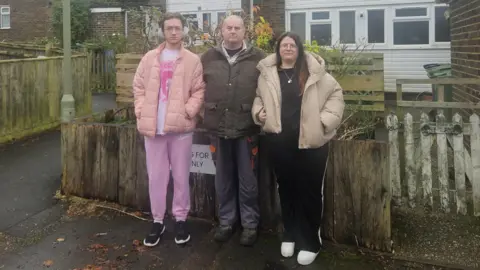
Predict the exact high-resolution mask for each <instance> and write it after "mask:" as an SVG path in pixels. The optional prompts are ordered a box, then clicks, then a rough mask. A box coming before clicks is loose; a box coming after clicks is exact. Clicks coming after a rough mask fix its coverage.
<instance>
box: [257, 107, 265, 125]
mask: <svg viewBox="0 0 480 270" xmlns="http://www.w3.org/2000/svg"><path fill="white" fill-rule="evenodd" d="M257 119H258V121H259V122H260V123H262V124H265V121H267V112H266V111H265V109H263V108H262V109H261V110H260V111H259V112H258V114H257Z"/></svg>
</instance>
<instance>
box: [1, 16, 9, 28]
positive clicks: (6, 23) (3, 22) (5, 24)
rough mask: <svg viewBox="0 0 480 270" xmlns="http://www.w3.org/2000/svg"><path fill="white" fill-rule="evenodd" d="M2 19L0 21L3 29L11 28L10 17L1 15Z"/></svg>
mask: <svg viewBox="0 0 480 270" xmlns="http://www.w3.org/2000/svg"><path fill="white" fill-rule="evenodd" d="M1 17H2V19H1V21H0V27H1V28H10V15H1Z"/></svg>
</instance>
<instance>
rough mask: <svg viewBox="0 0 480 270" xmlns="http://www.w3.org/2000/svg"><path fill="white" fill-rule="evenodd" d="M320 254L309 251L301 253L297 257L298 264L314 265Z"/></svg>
mask: <svg viewBox="0 0 480 270" xmlns="http://www.w3.org/2000/svg"><path fill="white" fill-rule="evenodd" d="M318 254H319V253H313V252H307V251H300V252H299V253H298V256H297V262H298V264H300V265H303V266H305V265H310V264H312V263H313V262H314V261H315V259H316V258H317V256H318Z"/></svg>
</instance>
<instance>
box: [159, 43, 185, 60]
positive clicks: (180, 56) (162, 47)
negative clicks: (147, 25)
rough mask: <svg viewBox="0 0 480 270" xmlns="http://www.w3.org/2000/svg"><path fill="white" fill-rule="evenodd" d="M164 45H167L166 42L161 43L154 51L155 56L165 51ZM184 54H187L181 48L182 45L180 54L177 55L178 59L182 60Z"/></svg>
mask: <svg viewBox="0 0 480 270" xmlns="http://www.w3.org/2000/svg"><path fill="white" fill-rule="evenodd" d="M166 45H167V43H166V42H162V44H160V45H158V47H157V49H156V52H157V56H160V55H161V54H162V51H163V50H165V47H166ZM186 53H187V50H186V49H185V48H184V47H183V44H182V45H181V47H180V53H179V54H178V59H181V58H183V57H184V56H185V54H186Z"/></svg>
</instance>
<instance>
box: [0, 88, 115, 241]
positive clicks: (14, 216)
mask: <svg viewBox="0 0 480 270" xmlns="http://www.w3.org/2000/svg"><path fill="white" fill-rule="evenodd" d="M92 103H93V104H92V105H93V106H92V107H93V110H94V111H95V112H99V111H103V110H104V109H108V108H113V107H115V96H114V95H111V94H109V95H108V94H103V95H97V96H94V97H93V101H92ZM60 160H61V157H60V132H59V131H53V132H49V133H46V134H42V135H40V136H38V137H35V138H33V139H28V140H26V141H23V142H18V143H14V144H12V145H6V146H0V205H1V207H0V232H2V231H5V230H8V229H9V228H11V227H12V226H15V225H16V224H19V222H22V221H24V220H26V219H28V218H30V217H32V216H34V215H36V214H38V213H40V212H42V211H44V210H45V209H48V208H50V207H51V206H52V196H53V195H54V194H55V191H56V190H57V189H58V188H59V187H60V179H61V178H60V177H61V164H60V163H61V161H60Z"/></svg>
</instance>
